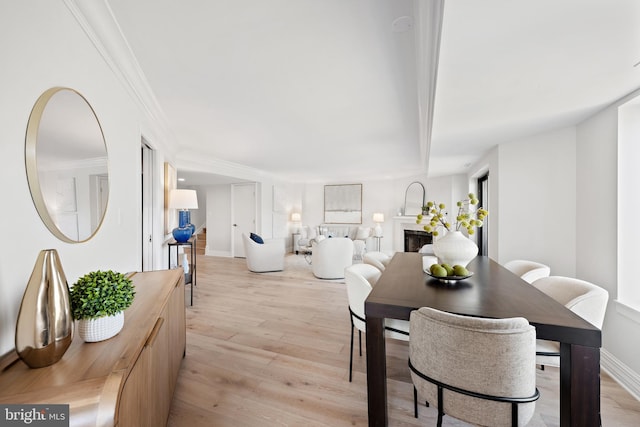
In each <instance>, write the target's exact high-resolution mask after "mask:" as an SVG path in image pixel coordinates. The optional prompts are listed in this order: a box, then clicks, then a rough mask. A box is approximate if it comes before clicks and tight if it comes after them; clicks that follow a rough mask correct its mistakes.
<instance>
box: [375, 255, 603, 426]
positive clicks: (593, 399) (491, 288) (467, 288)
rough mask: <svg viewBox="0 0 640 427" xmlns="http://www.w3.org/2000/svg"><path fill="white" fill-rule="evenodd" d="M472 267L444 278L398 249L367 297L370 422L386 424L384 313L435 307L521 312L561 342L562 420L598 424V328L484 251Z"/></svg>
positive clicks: (404, 314)
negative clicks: (456, 278) (459, 276)
mask: <svg viewBox="0 0 640 427" xmlns="http://www.w3.org/2000/svg"><path fill="white" fill-rule="evenodd" d="M467 268H468V270H469V271H471V272H473V275H472V276H471V277H469V278H468V279H465V280H463V281H460V282H457V283H455V284H444V283H441V282H440V281H438V280H437V279H434V278H432V277H430V276H429V275H427V274H425V273H424V272H423V270H422V255H421V254H418V253H409V252H399V253H396V254H395V255H394V256H393V258H392V260H391V262H390V263H389V265H388V266H387V268H386V269H385V271H384V272H383V273H382V276H380V279H379V280H378V282H377V283H376V285H375V286H374V287H373V290H372V291H371V293H370V294H369V297H368V298H367V300H366V302H365V315H366V324H367V332H366V350H367V397H368V407H369V410H368V413H369V425H370V426H386V425H388V410H387V374H386V355H385V335H384V319H385V318H391V319H402V320H408V319H409V315H410V313H411V311H413V310H416V309H418V308H420V307H432V308H435V309H438V310H442V311H447V312H450V313H455V314H461V315H469V316H479V317H488V318H508V317H524V318H526V319H527V320H528V321H529V323H530V324H532V325H533V326H534V327H535V328H536V336H537V338H541V339H546V340H553V341H559V342H560V425H561V426H580V427H587V426H599V425H600V347H601V345H602V343H601V342H602V336H601V332H600V329H598V328H597V327H595V326H593V325H591V324H590V323H589V322H587V321H585V320H584V319H582V318H581V317H580V316H578V315H576V314H575V313H573V312H572V311H571V310H569V309H567V308H566V307H565V306H564V305H562V304H560V303H558V302H556V301H555V300H554V299H552V298H551V297H549V296H547V295H546V294H544V293H542V292H541V291H539V290H538V289H536V288H535V287H534V286H531V285H530V284H529V283H527V282H525V281H524V280H522V279H521V278H520V277H518V276H516V275H515V274H513V273H512V272H510V271H509V270H507V269H506V268H504V267H502V266H501V265H500V264H498V263H497V262H495V261H493V260H491V259H490V258H488V257H484V256H478V257H476V258H475V259H473V260H472V261H471V263H470V264H469V265H468V266H467Z"/></svg>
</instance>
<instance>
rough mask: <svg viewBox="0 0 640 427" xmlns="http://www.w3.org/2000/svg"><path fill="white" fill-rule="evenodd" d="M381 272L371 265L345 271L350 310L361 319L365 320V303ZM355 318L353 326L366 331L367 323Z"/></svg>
mask: <svg viewBox="0 0 640 427" xmlns="http://www.w3.org/2000/svg"><path fill="white" fill-rule="evenodd" d="M380 275H381V272H380V270H378V269H377V268H375V267H374V266H372V265H369V264H353V265H351V266H349V267H347V268H345V269H344V279H345V282H346V284H347V297H348V299H349V308H350V310H351V312H353V313H354V314H355V315H356V316H358V317H359V318H360V319H364V318H365V315H364V301H365V300H366V299H367V297H368V296H369V293H370V292H371V289H372V288H373V286H374V285H375V284H376V282H377V281H378V279H379V278H380ZM360 319H358V318H357V317H356V318H353V316H352V320H353V325H354V326H355V327H356V328H357V329H359V330H360V331H363V332H364V331H365V330H366V326H365V323H364V322H363V321H362V320H360Z"/></svg>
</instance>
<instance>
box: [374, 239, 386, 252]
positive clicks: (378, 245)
mask: <svg viewBox="0 0 640 427" xmlns="http://www.w3.org/2000/svg"><path fill="white" fill-rule="evenodd" d="M371 237H373V238H374V239H376V251H378V252H380V239H382V238H383V237H384V236H371Z"/></svg>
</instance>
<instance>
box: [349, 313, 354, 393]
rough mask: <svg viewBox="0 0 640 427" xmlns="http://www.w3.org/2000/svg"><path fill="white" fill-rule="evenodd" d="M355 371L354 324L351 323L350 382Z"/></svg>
mask: <svg viewBox="0 0 640 427" xmlns="http://www.w3.org/2000/svg"><path fill="white" fill-rule="evenodd" d="M352 372H353V325H351V351H350V352H349V382H351V374H352Z"/></svg>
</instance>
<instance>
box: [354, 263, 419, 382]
mask: <svg viewBox="0 0 640 427" xmlns="http://www.w3.org/2000/svg"><path fill="white" fill-rule="evenodd" d="M381 274H382V273H381V272H380V270H378V269H377V268H375V267H374V266H372V265H369V264H353V265H351V266H349V267H347V268H345V269H344V278H345V282H346V284H347V297H348V299H349V316H350V318H351V351H350V353H349V382H351V377H352V372H353V336H354V335H353V332H354V328H355V329H357V330H358V344H359V347H360V356H362V332H366V329H367V328H366V324H365V322H366V318H365V314H364V301H365V300H366V299H367V297H368V296H369V293H370V292H371V290H372V289H373V286H375V284H376V282H377V281H378V279H379V278H380V275H381ZM385 329H386V330H387V331H386V336H387V337H389V338H394V339H399V340H403V341H407V340H408V339H409V322H407V321H406V320H397V319H385Z"/></svg>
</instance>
